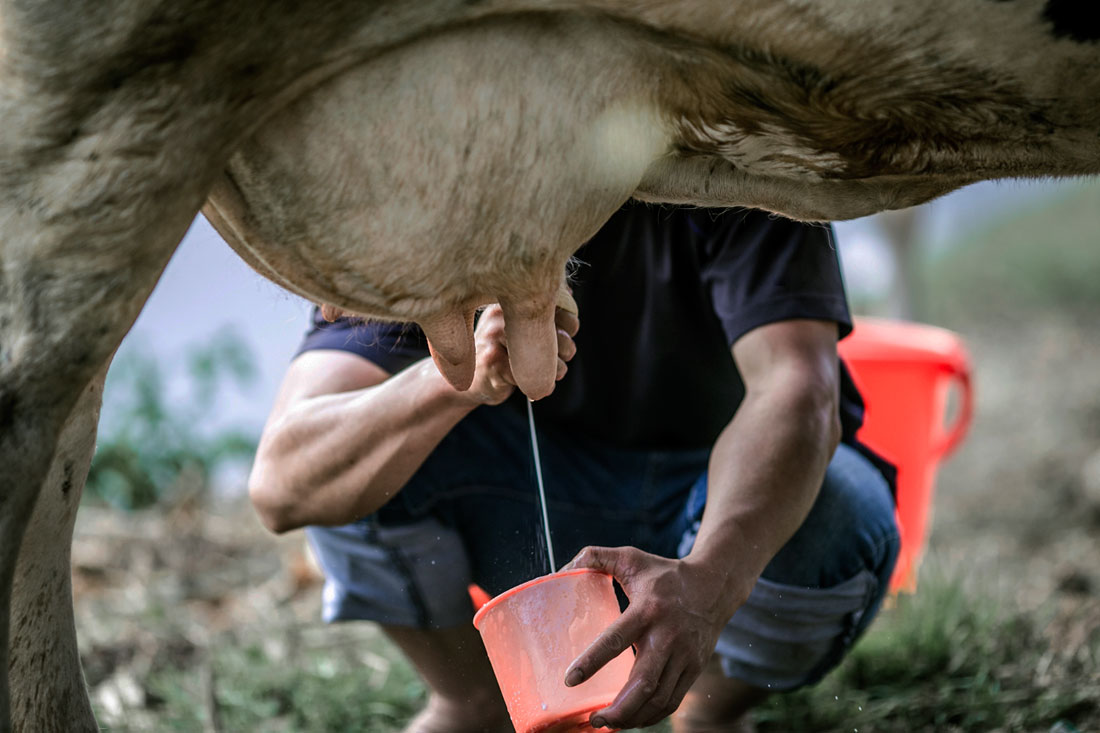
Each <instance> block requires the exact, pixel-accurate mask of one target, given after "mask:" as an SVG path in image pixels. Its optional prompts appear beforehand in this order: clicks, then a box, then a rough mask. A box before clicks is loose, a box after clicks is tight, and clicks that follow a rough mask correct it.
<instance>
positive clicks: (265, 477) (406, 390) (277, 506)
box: [249, 359, 474, 532]
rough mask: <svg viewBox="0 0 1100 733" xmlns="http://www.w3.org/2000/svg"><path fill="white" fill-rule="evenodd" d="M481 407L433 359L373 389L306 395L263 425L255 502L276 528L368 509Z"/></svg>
mask: <svg viewBox="0 0 1100 733" xmlns="http://www.w3.org/2000/svg"><path fill="white" fill-rule="evenodd" d="M473 407H474V403H472V402H471V401H470V400H469V399H468V398H467V397H465V396H463V395H462V394H461V393H458V392H455V390H454V389H452V388H451V387H450V386H449V385H447V384H446V382H444V381H443V379H442V377H441V376H440V375H439V372H438V371H437V370H436V369H435V367H434V365H433V364H432V362H431V360H430V359H425V360H423V361H420V362H417V363H416V364H414V365H412V366H410V367H409V368H408V369H405V370H404V371H402V372H400V373H399V374H396V375H394V376H393V377H391V378H390V379H387V380H386V381H384V382H382V383H380V384H377V385H374V386H371V387H367V388H365V389H361V390H356V391H353V392H344V393H337V394H326V395H321V396H318V397H313V398H310V399H307V400H303V401H301V402H300V403H298V404H296V405H294V407H293V408H291V409H290V410H288V411H287V412H286V414H285V415H283V416H282V417H281V418H280V419H279V420H278V422H277V423H276V424H274V425H271V426H269V427H268V428H267V429H266V430H265V432H264V437H263V439H262V440H261V442H260V446H259V448H258V449H257V453H256V462H255V464H254V467H253V472H252V477H251V479H250V481H249V490H250V493H251V496H252V501H253V503H254V504H255V505H256V508H257V510H258V511H259V513H260V516H261V518H262V519H263V521H264V523H265V524H266V525H267V526H268V527H269V528H270V529H272V530H273V531H276V532H283V531H287V530H290V529H295V528H297V527H301V526H304V525H307V524H328V525H333V524H344V523H346V522H349V521H352V520H354V519H356V518H358V517H361V516H364V515H366V514H369V513H371V512H373V511H375V510H376V509H378V508H379V507H381V506H382V505H383V504H385V503H386V502H387V501H388V500H389V499H390V498H392V497H393V495H394V494H395V493H397V491H398V490H400V488H401V487H402V486H404V484H405V483H406V482H407V481H408V479H409V478H411V477H412V475H413V474H414V473H415V472H416V470H417V469H418V468H419V467H420V465H421V464H422V463H423V462H424V460H425V459H426V458H427V456H428V455H429V454H430V453H431V452H432V451H433V450H434V449H435V447H436V446H437V445H438V444H439V442H440V441H441V440H442V439H443V437H444V436H445V435H446V434H447V433H448V432H449V431H450V430H451V428H453V427H454V426H455V425H456V424H457V423H458V422H459V421H460V420H461V419H462V418H463V417H465V416H466V415H467V414H469V412H470V411H471V410H472V409H473Z"/></svg>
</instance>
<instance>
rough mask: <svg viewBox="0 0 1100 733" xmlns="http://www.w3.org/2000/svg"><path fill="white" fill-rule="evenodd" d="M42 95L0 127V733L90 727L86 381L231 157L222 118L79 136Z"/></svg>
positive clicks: (91, 125)
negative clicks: (79, 561)
mask: <svg viewBox="0 0 1100 733" xmlns="http://www.w3.org/2000/svg"><path fill="white" fill-rule="evenodd" d="M42 100H45V102H49V98H48V97H46V96H44V95H38V96H37V97H36V98H35V99H23V100H13V99H12V97H11V96H10V95H9V96H7V97H0V119H20V120H21V122H22V123H23V124H22V125H21V126H19V129H18V132H12V131H11V130H10V129H8V130H0V160H3V161H4V165H3V166H0V466H3V469H2V470H0V670H5V671H8V673H9V674H7V675H3V674H0V731H8V730H10V729H11V727H12V726H14V728H15V730H18V731H22V730H27V731H30V730H34V731H71V730H83V729H88V730H93V729H95V721H94V720H93V719H92V717H91V712H90V707H89V705H88V702H87V699H86V693H85V691H84V685H83V679H82V675H81V671H80V667H79V663H78V661H77V659H76V656H75V634H74V631H73V625H72V611H71V608H70V607H69V606H71V593H70V589H69V585H68V583H69V580H68V577H67V575H68V557H69V550H70V543H71V528H72V520H73V514H74V512H75V508H76V502H77V497H78V495H79V493H80V492H79V490H78V488H77V486H78V485H82V484H83V480H84V477H85V473H86V470H87V463H88V456H87V455H86V454H87V453H88V452H89V451H90V450H91V447H90V444H91V442H92V440H93V439H94V438H93V436H94V430H93V425H94V420H92V419H89V415H90V414H92V413H94V412H95V410H96V409H97V407H98V405H97V400H98V397H97V396H96V395H97V390H96V388H95V387H93V388H92V393H91V395H90V396H89V394H88V390H89V385H92V384H93V382H94V381H96V379H97V375H101V374H102V372H103V371H104V370H105V369H106V365H107V363H108V361H109V359H110V356H111V354H113V353H114V351H115V349H116V348H117V347H118V345H119V343H120V342H121V340H122V337H123V336H124V335H125V333H126V331H127V330H128V329H129V328H130V326H131V325H132V324H133V322H134V319H135V318H136V317H137V315H138V313H139V312H140V310H141V307H142V305H143V304H144V302H145V300H146V298H148V296H149V293H150V292H151V291H152V289H153V286H154V285H155V284H156V281H157V279H158V277H159V275H160V273H161V272H162V271H163V269H164V266H165V265H166V264H167V262H168V259H169V257H170V256H171V254H172V252H173V250H174V249H175V246H176V244H177V243H178V242H179V240H180V239H181V238H182V236H183V234H184V232H185V231H186V229H187V226H188V225H189V224H190V222H191V220H192V219H193V218H194V216H195V214H196V213H197V211H198V209H199V207H200V206H201V204H202V201H203V198H204V196H205V191H206V189H207V188H208V187H209V184H210V181H211V180H212V179H213V176H214V174H215V172H216V171H217V170H218V168H219V167H220V163H221V160H222V157H219V156H222V155H224V152H223V151H224V150H225V148H226V145H225V143H224V141H223V140H220V139H219V135H220V134H223V133H221V132H220V128H221V126H220V125H217V124H208V126H207V127H206V128H205V129H203V128H202V126H200V125H194V126H192V127H190V128H188V127H185V126H184V125H183V124H180V123H177V125H176V127H175V128H172V127H171V126H170V125H165V126H156V125H150V124H148V119H142V118H141V117H137V118H131V119H129V120H128V119H127V118H126V116H125V115H121V114H119V115H113V116H110V117H109V118H105V119H107V120H108V121H105V122H103V123H102V125H103V126H102V127H99V128H97V127H95V124H96V123H95V121H94V120H87V119H83V120H81V118H80V116H79V114H77V112H74V117H75V118H76V119H75V120H74V124H78V123H82V124H85V125H86V127H85V128H83V129H81V128H79V127H78V128H74V129H78V130H79V134H78V135H77V136H76V137H72V138H71V139H70V137H71V135H70V133H68V132H65V131H64V129H65V127H66V126H60V125H58V124H57V119H58V117H59V116H61V115H64V114H65V113H66V110H65V109H64V107H63V106H61V107H59V106H54V107H53V108H43V104H44V103H43V102H42ZM59 128H60V129H59ZM177 155H178V156H180V160H173V159H172V158H171V157H170V156H177ZM182 160H186V161H187V165H182V164H181V161H182ZM36 503H37V505H38V508H37V509H36ZM32 516H34V520H33V523H32ZM20 547H22V549H20ZM13 583H15V589H16V592H18V594H19V597H18V598H14V599H13V595H12V588H13ZM13 614H14V615H13ZM5 682H7V683H8V684H4V683H5ZM9 685H10V692H9Z"/></svg>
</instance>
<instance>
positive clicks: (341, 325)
mask: <svg viewBox="0 0 1100 733" xmlns="http://www.w3.org/2000/svg"><path fill="white" fill-rule="evenodd" d="M317 349H335V350H337V351H346V352H348V353H351V354H356V355H358V356H361V357H363V358H364V359H367V360H369V361H371V362H373V363H375V364H377V365H378V366H380V367H381V368H382V369H385V370H386V371H387V372H389V373H390V374H396V373H397V372H399V371H401V370H402V369H404V368H406V367H407V366H409V365H410V364H412V363H413V362H416V361H420V360H421V359H423V358H424V357H426V356H428V355H429V352H428V343H427V341H426V340H425V339H424V332H423V331H421V330H420V329H419V328H418V327H417V326H415V325H414V324H411V323H381V322H373V321H368V322H364V321H361V320H357V319H351V318H339V319H337V320H335V321H333V322H332V323H329V322H328V321H326V320H325V319H324V318H323V317H322V316H321V313H320V309H318V308H314V309H313V315H312V323H311V327H310V329H309V331H307V332H306V335H305V337H304V338H303V339H302V343H301V345H300V346H299V347H298V351H297V353H295V356H297V355H298V354H302V353H305V352H306V351H315V350H317Z"/></svg>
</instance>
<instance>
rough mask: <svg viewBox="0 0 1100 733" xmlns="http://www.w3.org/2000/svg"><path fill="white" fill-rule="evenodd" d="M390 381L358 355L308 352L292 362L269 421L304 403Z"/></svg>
mask: <svg viewBox="0 0 1100 733" xmlns="http://www.w3.org/2000/svg"><path fill="white" fill-rule="evenodd" d="M389 377H390V373H389V372H387V371H386V370H385V369H383V368H382V367H380V366H378V365H377V364H375V363H374V362H372V361H370V360H369V359H365V358H363V357H362V356H359V355H357V354H352V353H350V352H347V351H340V350H337V349H313V350H311V351H305V352H303V353H301V354H299V355H298V356H296V357H295V358H294V360H293V361H292V362H290V366H289V367H288V368H287V370H286V374H285V375H284V376H283V381H282V384H281V385H280V386H279V392H278V394H277V395H276V397H275V405H274V407H272V408H271V416H270V418H269V419H270V420H274V419H277V418H278V417H279V416H280V415H281V414H282V413H284V412H285V411H286V410H288V409H290V408H291V407H293V406H294V405H295V404H297V403H299V402H301V401H303V400H308V399H310V398H312V397H319V396H321V395H326V394H338V393H340V392H351V391H354V390H357V389H365V388H367V387H373V386H374V385H376V384H381V383H382V382H384V381H386V380H387V379H389Z"/></svg>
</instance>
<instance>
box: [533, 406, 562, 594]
mask: <svg viewBox="0 0 1100 733" xmlns="http://www.w3.org/2000/svg"><path fill="white" fill-rule="evenodd" d="M532 404H533V403H532V402H531V400H527V425H528V426H529V427H530V428H531V452H532V453H533V454H534V456H535V482H536V483H537V484H538V487H539V507H540V508H541V509H542V531H543V532H545V533H546V560H547V562H549V563H550V572H551V573H552V572H554V570H555V569H556V568H557V566H558V564H557V562H555V561H554V543H553V542H552V541H551V539H550V517H549V515H548V514H547V513H546V487H545V486H544V485H543V483H542V458H540V457H539V438H538V435H536V434H535V410H534V408H533V407H532Z"/></svg>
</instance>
